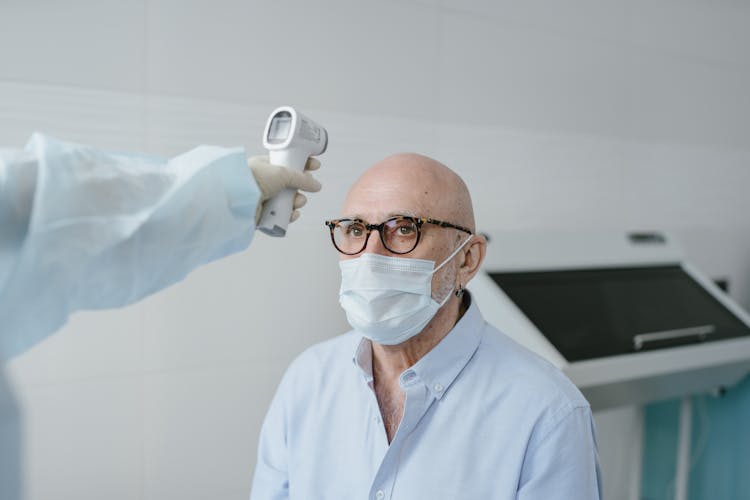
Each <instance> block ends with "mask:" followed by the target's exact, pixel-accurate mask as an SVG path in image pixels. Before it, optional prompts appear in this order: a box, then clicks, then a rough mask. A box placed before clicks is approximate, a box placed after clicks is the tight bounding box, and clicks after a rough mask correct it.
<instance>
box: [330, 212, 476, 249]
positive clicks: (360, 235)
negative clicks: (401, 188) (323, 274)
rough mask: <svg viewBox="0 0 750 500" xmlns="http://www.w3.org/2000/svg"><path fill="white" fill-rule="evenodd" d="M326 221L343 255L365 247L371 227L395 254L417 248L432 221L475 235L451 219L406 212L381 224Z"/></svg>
mask: <svg viewBox="0 0 750 500" xmlns="http://www.w3.org/2000/svg"><path fill="white" fill-rule="evenodd" d="M325 224H326V226H328V229H330V231H331V241H332V242H333V246H334V247H336V250H338V251H339V252H341V253H343V254H345V255H355V254H358V253H359V252H361V251H362V250H364V249H365V247H366V246H367V240H368V239H370V233H371V232H372V231H373V230H377V231H378V233H380V241H381V242H383V246H384V247H385V248H386V249H387V250H388V251H389V252H391V253H396V254H405V253H409V252H411V251H412V250H414V249H415V248H417V244H418V243H419V239H420V237H421V235H422V225H424V224H434V225H436V226H440V227H449V228H453V229H458V230H459V231H463V232H465V233H468V234H474V233H473V232H472V231H471V229H467V228H465V227H461V226H457V225H455V224H451V223H450V222H443V221H441V220H435V219H429V218H426V217H410V216H408V215H397V216H395V217H391V218H390V219H386V220H384V221H383V222H381V223H380V224H368V223H367V222H365V221H363V220H361V219H333V220H327V221H326V222H325Z"/></svg>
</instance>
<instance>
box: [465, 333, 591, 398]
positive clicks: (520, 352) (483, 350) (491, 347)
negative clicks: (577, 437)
mask: <svg viewBox="0 0 750 500" xmlns="http://www.w3.org/2000/svg"><path fill="white" fill-rule="evenodd" d="M477 355H478V356H477V361H478V363H479V364H480V365H482V366H481V369H482V370H483V371H485V370H486V371H488V372H489V373H490V377H491V379H493V380H494V382H495V387H496V388H497V390H498V391H500V392H502V393H503V394H504V396H507V397H510V398H511V399H514V398H520V400H519V401H518V403H519V404H521V403H522V402H523V403H525V404H532V405H538V406H539V408H538V409H539V410H540V411H545V412H546V411H555V409H559V410H563V409H565V408H568V409H570V410H572V409H574V408H580V407H587V408H588V407H589V404H588V401H586V398H585V397H584V396H583V394H581V391H579V390H578V388H577V387H576V386H575V385H574V384H573V382H571V381H570V379H569V378H568V377H567V376H566V375H565V374H564V373H563V372H562V371H561V370H560V369H559V368H558V367H556V366H554V365H553V364H552V363H550V362H549V361H547V360H546V359H544V358H542V357H541V356H539V355H538V354H536V353H534V352H532V351H530V350H529V349H527V348H525V347H524V346H522V345H520V344H518V343H517V342H516V341H514V340H513V339H511V338H510V337H509V336H507V335H505V334H504V333H502V332H501V331H499V330H498V329H497V328H495V327H493V326H492V325H489V324H487V327H486V330H485V334H484V335H483V337H482V342H481V344H480V347H479V349H478V352H477ZM521 400H522V401H521Z"/></svg>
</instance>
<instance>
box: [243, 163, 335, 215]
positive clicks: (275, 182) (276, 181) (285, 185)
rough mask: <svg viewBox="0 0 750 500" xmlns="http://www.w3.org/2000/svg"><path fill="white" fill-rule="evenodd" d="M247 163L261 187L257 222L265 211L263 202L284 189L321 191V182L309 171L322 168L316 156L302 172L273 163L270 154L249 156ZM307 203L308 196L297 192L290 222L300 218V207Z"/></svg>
mask: <svg viewBox="0 0 750 500" xmlns="http://www.w3.org/2000/svg"><path fill="white" fill-rule="evenodd" d="M247 164H248V166H249V167H250V170H252V172H253V177H255V182H256V183H257V184H258V188H260V202H259V203H258V208H256V209H255V224H256V225H257V224H258V222H260V214H261V212H262V211H263V204H264V203H265V202H266V200H268V199H270V198H273V197H274V195H276V194H277V193H279V192H280V191H282V190H284V189H301V190H302V191H308V192H311V193H314V192H317V191H320V187H321V186H320V182H318V181H317V180H315V178H314V177H313V176H312V175H311V174H310V173H309V172H308V171H310V170H317V169H319V168H320V162H319V161H318V160H316V159H315V158H308V159H307V163H306V164H305V171H304V172H300V171H299V170H294V169H292V168H286V167H281V166H278V165H272V164H270V163H269V162H268V156H253V157H250V158H248V160H247ZM305 203H307V197H305V195H304V194H302V193H297V195H296V196H295V197H294V210H293V211H292V216H291V217H290V219H289V222H294V221H296V220H297V219H298V218H299V209H300V208H302V207H303V206H304V205H305Z"/></svg>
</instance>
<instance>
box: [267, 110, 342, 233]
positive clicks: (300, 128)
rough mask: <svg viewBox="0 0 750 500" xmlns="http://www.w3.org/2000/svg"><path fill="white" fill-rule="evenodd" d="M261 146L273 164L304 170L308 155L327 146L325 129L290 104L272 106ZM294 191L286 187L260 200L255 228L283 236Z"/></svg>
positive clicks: (320, 152) (323, 150)
mask: <svg viewBox="0 0 750 500" xmlns="http://www.w3.org/2000/svg"><path fill="white" fill-rule="evenodd" d="M263 146H264V147H265V148H266V149H268V156H269V160H270V162H271V163H272V164H274V165H281V166H283V167H288V168H294V169H297V170H304V168H305V163H307V159H308V158H309V157H310V156H318V155H321V154H323V153H324V152H325V150H326V148H327V147H328V133H327V132H326V129H324V128H323V127H321V126H320V125H318V124H317V123H315V122H314V121H312V120H311V119H310V118H308V117H306V116H305V115H303V114H302V113H300V112H298V111H297V110H295V109H294V108H292V107H290V106H282V107H280V108H277V109H275V110H274V111H273V112H272V113H271V115H270V116H269V118H268V122H267V123H266V128H265V131H264V132H263ZM294 195H295V191H294V190H293V189H287V190H284V191H282V192H281V193H279V194H277V195H276V196H274V197H273V198H271V199H270V200H268V201H267V202H265V203H264V205H263V212H262V214H261V217H260V222H259V223H258V229H260V230H261V231H263V232H264V233H266V234H268V235H270V236H284V235H286V228H287V225H288V224H289V217H290V216H291V214H292V208H293V207H292V204H293V202H294Z"/></svg>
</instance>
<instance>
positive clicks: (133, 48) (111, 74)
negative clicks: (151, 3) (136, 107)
mask: <svg viewBox="0 0 750 500" xmlns="http://www.w3.org/2000/svg"><path fill="white" fill-rule="evenodd" d="M0 9H2V10H1V11H0V61H3V63H2V64H0V79H2V80H14V81H19V82H24V83H28V82H35V83H53V84H59V85H69V86H74V87H85V88H98V89H117V90H129V91H143V90H144V89H145V87H144V84H145V78H144V69H145V62H146V61H145V54H146V30H145V28H146V23H145V20H146V19H145V16H144V11H145V0H136V1H130V2H120V1H118V0H66V1H65V2H56V1H54V0H27V1H19V0H10V1H5V2H3V3H2V7H0Z"/></svg>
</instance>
